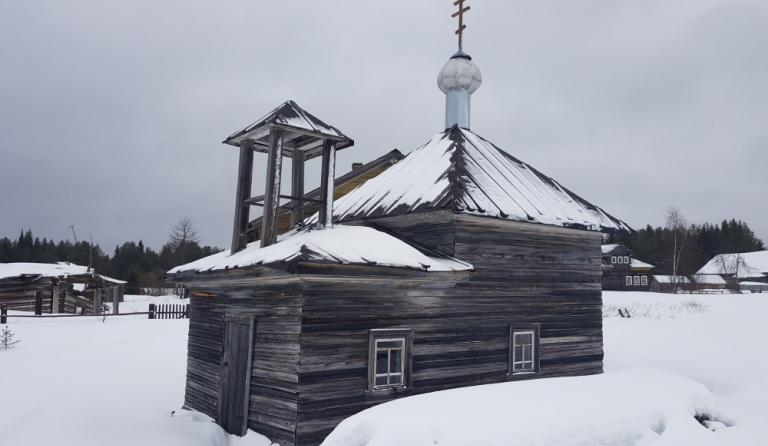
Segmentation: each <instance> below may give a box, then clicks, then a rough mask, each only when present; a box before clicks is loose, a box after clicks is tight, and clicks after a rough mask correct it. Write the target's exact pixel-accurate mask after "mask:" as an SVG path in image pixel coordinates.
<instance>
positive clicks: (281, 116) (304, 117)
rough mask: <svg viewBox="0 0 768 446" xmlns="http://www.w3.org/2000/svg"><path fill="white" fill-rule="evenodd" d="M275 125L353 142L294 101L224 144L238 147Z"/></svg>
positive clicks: (287, 102)
mask: <svg viewBox="0 0 768 446" xmlns="http://www.w3.org/2000/svg"><path fill="white" fill-rule="evenodd" d="M273 125H278V126H281V127H288V128H291V129H296V130H301V131H304V132H309V133H312V134H316V135H318V136H324V137H330V138H333V139H338V140H344V141H351V140H349V138H348V137H347V136H346V135H344V134H343V133H341V131H340V130H339V129H337V128H336V127H334V126H332V125H328V124H326V123H324V122H323V121H321V120H320V119H318V118H317V117H315V116H314V115H312V114H311V113H309V112H307V111H306V110H304V109H303V108H301V107H299V105H298V104H296V103H295V102H294V101H286V102H284V103H282V104H281V105H280V106H278V107H277V108H275V109H274V110H272V111H271V112H269V113H267V114H266V115H265V116H263V117H262V118H261V119H259V120H258V121H256V122H254V123H253V124H251V125H249V126H247V127H245V128H243V129H241V130H238V131H237V132H235V133H233V134H232V135H230V136H229V137H228V138H227V139H225V140H224V143H226V144H234V145H237V144H239V142H240V141H241V140H242V139H243V138H244V137H247V136H248V135H249V134H250V133H252V132H254V131H257V130H259V129H261V128H265V127H270V126H273Z"/></svg>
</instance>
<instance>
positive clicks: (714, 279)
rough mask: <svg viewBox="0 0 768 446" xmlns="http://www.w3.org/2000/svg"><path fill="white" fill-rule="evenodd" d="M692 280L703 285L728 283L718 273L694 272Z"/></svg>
mask: <svg viewBox="0 0 768 446" xmlns="http://www.w3.org/2000/svg"><path fill="white" fill-rule="evenodd" d="M693 281H694V282H696V283H700V284H704V285H725V284H727V283H728V282H726V280H725V279H723V276H720V275H718V274H695V275H694V276H693Z"/></svg>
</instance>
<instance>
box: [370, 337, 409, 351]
mask: <svg viewBox="0 0 768 446" xmlns="http://www.w3.org/2000/svg"><path fill="white" fill-rule="evenodd" d="M404 343H405V340H403V339H386V340H383V341H376V348H377V349H378V348H403V344H404Z"/></svg>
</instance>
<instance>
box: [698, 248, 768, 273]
mask: <svg viewBox="0 0 768 446" xmlns="http://www.w3.org/2000/svg"><path fill="white" fill-rule="evenodd" d="M737 261H738V268H737ZM737 270H738V273H739V277H738V278H739V279H746V278H750V277H753V278H754V277H764V276H766V275H768V251H755V252H745V253H741V254H738V253H732V254H719V255H716V256H715V257H713V258H712V259H711V260H710V261H709V262H707V264H706V265H704V266H702V267H701V269H700V270H699V271H698V272H697V273H696V274H736V272H737Z"/></svg>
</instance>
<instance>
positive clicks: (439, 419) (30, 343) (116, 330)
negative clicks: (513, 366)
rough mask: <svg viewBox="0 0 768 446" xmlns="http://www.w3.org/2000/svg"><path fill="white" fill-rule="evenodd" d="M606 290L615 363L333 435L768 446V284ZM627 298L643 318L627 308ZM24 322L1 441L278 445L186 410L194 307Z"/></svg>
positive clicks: (436, 441) (439, 403)
mask: <svg viewBox="0 0 768 446" xmlns="http://www.w3.org/2000/svg"><path fill="white" fill-rule="evenodd" d="M156 299H159V300H160V301H162V302H160V301H156ZM167 299H171V300H174V301H175V302H179V300H178V299H176V298H175V297H160V298H147V297H135V298H134V297H132V296H127V302H128V303H131V302H133V303H135V304H136V305H147V304H148V302H149V301H150V300H151V301H155V302H156V303H175V302H165V300H167ZM604 300H605V304H606V311H605V313H606V316H607V317H606V319H604V321H605V348H606V359H605V365H606V372H607V373H605V374H603V375H596V376H587V377H577V378H555V379H544V380H532V381H526V382H513V383H504V384H494V385H488V386H477V387H471V388H465V389H456V390H451V391H445V392H437V393H433V394H427V395H420V396H415V397H411V398H406V399H401V400H398V401H394V402H392V403H387V404H384V405H380V406H377V407H374V408H372V409H369V410H367V411H364V412H362V413H360V414H358V415H355V416H353V417H351V418H349V419H348V420H346V421H345V422H344V423H342V424H341V425H340V427H339V428H338V429H337V430H336V431H335V432H334V433H333V434H331V436H330V437H329V438H328V439H327V441H326V443H325V444H326V445H327V446H339V445H341V446H348V445H349V446H352V445H354V446H363V445H370V446H376V445H388V446H389V445H413V446H420V445H429V446H434V445H442V446H452V445H488V446H493V445H510V444H514V445H522V446H539V445H546V446H555V445H557V446H560V445H565V446H572V445H574V446H575V445H579V446H592V445H613V446H624V445H637V446H642V445H651V444H652V445H658V446H665V445H675V446H685V445H696V446H698V445H702V446H708V445H728V446H731V445H734V446H752V445H762V444H766V439H767V438H768V424H766V423H765V422H764V418H765V416H766V414H768V357H766V349H765V346H764V344H763V342H764V341H763V339H764V338H765V336H764V334H763V333H762V327H763V325H764V323H763V319H764V315H765V314H768V312H767V311H766V310H768V296H766V295H765V294H762V295H761V294H753V295H677V296H674V295H668V294H653V293H641V292H627V293H620V292H606V293H604ZM137 301H141V302H137ZM124 305H125V304H124ZM122 308H125V306H123V307H122ZM144 308H145V307H144ZM619 308H622V309H625V308H626V309H630V314H632V315H633V317H632V318H629V319H624V318H619V317H618V309H619ZM8 327H10V328H11V329H12V330H13V331H14V332H15V334H16V337H17V339H21V341H22V342H21V343H20V344H18V345H17V346H16V347H17V348H15V349H13V350H10V351H0V383H2V397H0V401H2V404H0V446H49V445H54V446H70V445H72V446H75V445H77V446H97V445H98V446H101V445H103V444H109V445H110V446H136V445H140V446H155V445H157V446H176V445H179V446H181V445H184V446H246V445H247V446H266V445H269V442H268V440H267V439H266V438H264V437H263V436H260V435H258V434H256V433H253V432H251V433H249V435H248V436H246V437H245V438H244V439H239V438H237V437H233V436H229V435H227V434H225V433H224V432H223V430H221V429H220V428H219V427H218V426H216V425H215V424H214V423H212V422H211V420H210V419H209V418H208V417H205V416H203V415H200V414H196V413H192V412H187V411H178V409H179V407H180V406H181V405H182V402H183V396H184V381H185V369H186V335H187V327H188V325H187V321H186V320H172V319H171V320H149V319H146V317H145V316H125V317H119V318H118V317H116V318H109V319H107V321H106V322H101V321H100V320H99V319H97V318H95V317H83V318H44V319H22V318H14V317H10V318H9V325H8ZM174 410H176V411H177V412H176V415H175V416H172V415H171V412H172V411H174ZM697 414H698V415H706V416H707V417H708V418H710V419H711V421H708V422H706V424H708V425H709V426H710V427H712V428H714V429H716V431H711V430H708V429H705V428H704V427H702V426H701V425H700V424H699V423H698V422H697V421H696V420H695V419H694V415H697Z"/></svg>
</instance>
